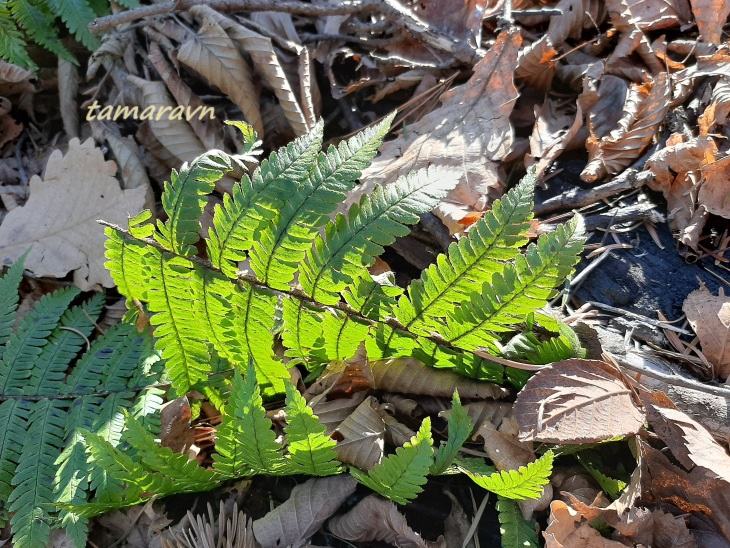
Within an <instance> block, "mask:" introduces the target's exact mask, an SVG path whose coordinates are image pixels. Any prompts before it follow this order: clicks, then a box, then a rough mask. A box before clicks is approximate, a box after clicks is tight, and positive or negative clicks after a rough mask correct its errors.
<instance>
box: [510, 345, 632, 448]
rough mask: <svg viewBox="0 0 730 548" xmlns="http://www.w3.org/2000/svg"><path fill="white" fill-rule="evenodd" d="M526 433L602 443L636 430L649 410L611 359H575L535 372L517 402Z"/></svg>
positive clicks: (532, 437) (552, 440)
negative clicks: (643, 407)
mask: <svg viewBox="0 0 730 548" xmlns="http://www.w3.org/2000/svg"><path fill="white" fill-rule="evenodd" d="M514 415H515V419H516V420H517V422H518V423H519V425H520V432H521V434H520V439H522V440H527V441H530V440H532V441H540V442H546V443H565V444H577V443H596V442H599V441H603V440H607V439H611V438H615V437H619V436H630V435H633V434H636V433H637V432H638V431H639V430H640V429H641V427H642V426H643V424H644V413H643V412H642V411H641V410H640V409H639V408H638V407H636V405H635V404H634V400H633V397H632V392H631V390H629V388H628V387H627V386H626V385H625V384H624V382H623V381H622V380H621V376H620V374H619V373H618V371H616V370H615V369H613V368H612V367H610V366H609V365H608V364H606V363H604V362H600V361H595V360H580V359H571V360H564V361H561V362H557V363H554V364H552V365H551V366H550V367H548V368H545V369H543V370H541V371H539V372H538V373H537V374H536V375H534V376H533V377H532V378H531V379H530V380H529V381H527V384H526V385H525V387H524V388H523V389H522V391H521V392H520V394H519V396H518V397H517V401H516V402H515V405H514Z"/></svg>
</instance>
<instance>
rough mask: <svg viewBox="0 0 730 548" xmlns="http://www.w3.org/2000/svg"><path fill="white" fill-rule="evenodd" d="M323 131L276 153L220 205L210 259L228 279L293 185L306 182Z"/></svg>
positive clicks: (211, 234) (210, 242) (211, 236)
mask: <svg viewBox="0 0 730 548" xmlns="http://www.w3.org/2000/svg"><path fill="white" fill-rule="evenodd" d="M322 130H323V125H322V124H317V125H316V126H315V127H314V129H313V130H312V131H311V132H310V133H309V134H307V135H304V136H302V137H299V138H298V139H296V140H294V141H293V142H291V143H289V144H288V145H287V146H286V147H284V148H282V149H280V150H279V151H277V152H272V153H271V155H270V156H269V158H268V159H267V160H263V161H262V162H261V165H260V166H259V167H258V168H256V170H255V171H254V172H253V175H252V176H251V177H250V178H249V177H248V175H244V176H243V179H242V180H241V182H240V183H238V184H236V185H234V187H233V192H232V194H226V195H224V196H223V205H222V206H216V208H215V213H214V215H213V226H212V227H211V229H210V232H209V234H208V240H207V247H208V257H209V258H210V261H211V263H212V264H213V266H214V267H216V268H219V269H221V271H222V272H223V273H224V274H225V275H226V276H229V277H235V276H236V271H237V268H236V264H237V263H238V262H239V261H243V260H244V259H246V257H247V253H248V251H249V250H250V249H251V247H252V246H253V243H254V240H255V237H256V234H257V233H258V232H259V230H260V227H261V225H262V224H263V223H264V222H265V221H266V220H268V219H272V218H273V217H274V216H275V215H276V212H277V211H279V210H280V209H281V208H282V206H283V204H284V202H285V201H286V200H287V197H288V196H289V195H290V193H291V191H292V188H291V185H292V182H294V183H295V184H296V183H298V182H299V181H303V180H304V179H306V177H307V174H308V173H309V170H310V169H311V168H312V164H313V162H314V159H315V158H316V157H317V151H318V150H319V148H320V147H321V146H322Z"/></svg>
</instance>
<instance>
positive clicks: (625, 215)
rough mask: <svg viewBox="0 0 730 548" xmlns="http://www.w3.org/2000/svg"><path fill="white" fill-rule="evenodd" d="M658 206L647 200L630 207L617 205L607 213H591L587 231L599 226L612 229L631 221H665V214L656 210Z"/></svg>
mask: <svg viewBox="0 0 730 548" xmlns="http://www.w3.org/2000/svg"><path fill="white" fill-rule="evenodd" d="M655 207H656V206H655V205H654V204H651V203H647V202H640V203H637V204H633V205H630V206H628V207H617V208H614V209H611V210H609V211H607V212H605V213H599V214H597V215H589V216H587V217H586V218H585V223H586V232H590V231H592V230H596V229H597V228H605V229H610V228H611V227H612V226H614V225H619V224H622V223H628V222H630V221H638V220H642V221H648V222H650V223H656V224H658V223H663V222H664V221H665V218H664V215H662V214H661V213H659V212H658V211H656V210H655V209H654V208H655Z"/></svg>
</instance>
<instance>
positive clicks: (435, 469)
mask: <svg viewBox="0 0 730 548" xmlns="http://www.w3.org/2000/svg"><path fill="white" fill-rule="evenodd" d="M473 427H474V424H473V422H472V420H471V418H470V417H469V415H468V414H467V412H466V409H464V406H463V405H461V398H459V393H458V392H457V391H454V397H453V399H452V400H451V413H449V422H448V438H447V440H446V444H445V445H444V446H443V447H441V448H440V449H439V450H438V452H437V453H436V459H435V460H434V463H433V465H432V466H431V470H430V473H431V474H432V475H434V476H436V475H438V474H443V473H444V472H445V471H446V469H447V468H448V467H449V466H451V463H452V462H453V460H454V458H455V457H456V455H457V454H458V453H459V449H461V446H462V445H464V442H465V441H466V440H467V439H469V436H470V435H471V431H472V428H473Z"/></svg>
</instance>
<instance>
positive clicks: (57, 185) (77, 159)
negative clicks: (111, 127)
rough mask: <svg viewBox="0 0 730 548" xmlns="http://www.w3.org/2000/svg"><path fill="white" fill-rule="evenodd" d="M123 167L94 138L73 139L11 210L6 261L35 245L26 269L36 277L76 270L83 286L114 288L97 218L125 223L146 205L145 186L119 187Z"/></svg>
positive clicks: (1, 235)
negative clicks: (118, 175)
mask: <svg viewBox="0 0 730 548" xmlns="http://www.w3.org/2000/svg"><path fill="white" fill-rule="evenodd" d="M116 171H117V166H116V165H115V164H114V162H107V161H106V160H104V154H103V153H102V152H101V150H99V149H98V148H96V147H95V146H94V140H93V139H88V140H86V141H85V142H84V143H79V140H78V139H72V140H71V141H70V142H69V147H68V152H67V153H66V154H65V155H64V154H62V153H61V151H60V150H55V151H54V152H53V153H52V154H51V156H50V158H49V159H48V164H47V166H46V172H45V177H44V179H43V180H42V179H41V178H40V177H38V176H34V177H33V178H31V180H30V183H29V184H30V198H29V199H28V201H27V202H26V204H25V206H23V207H18V208H16V209H14V210H13V211H11V212H10V213H8V215H7V216H6V217H5V219H4V220H3V223H2V225H0V260H1V261H2V262H3V263H5V264H7V263H8V262H12V261H15V260H17V259H18V257H20V256H21V255H22V254H23V253H25V251H26V250H27V249H28V248H29V247H30V246H31V245H32V246H33V249H32V250H31V252H30V254H29V255H28V257H27V258H26V260H25V268H27V269H28V270H30V271H32V272H33V273H34V274H35V275H36V276H55V277H58V278H60V277H63V276H65V275H66V274H68V273H69V272H71V271H73V280H74V283H75V284H76V285H77V286H78V287H80V288H81V289H83V290H91V289H93V288H95V287H99V286H100V285H101V286H104V287H114V282H113V281H112V279H111V276H110V275H109V273H108V272H107V270H106V268H104V242H105V241H106V236H105V235H104V227H102V226H101V225H100V224H99V223H97V222H96V221H97V219H104V220H106V221H108V222H110V223H116V224H118V225H123V224H124V222H126V219H127V217H128V216H129V215H136V214H137V213H139V212H140V211H141V210H142V208H143V206H144V199H145V191H146V189H145V188H143V187H140V188H134V189H129V190H122V189H121V188H119V182H118V181H117V180H116V179H115V177H114V174H115V173H116Z"/></svg>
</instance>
